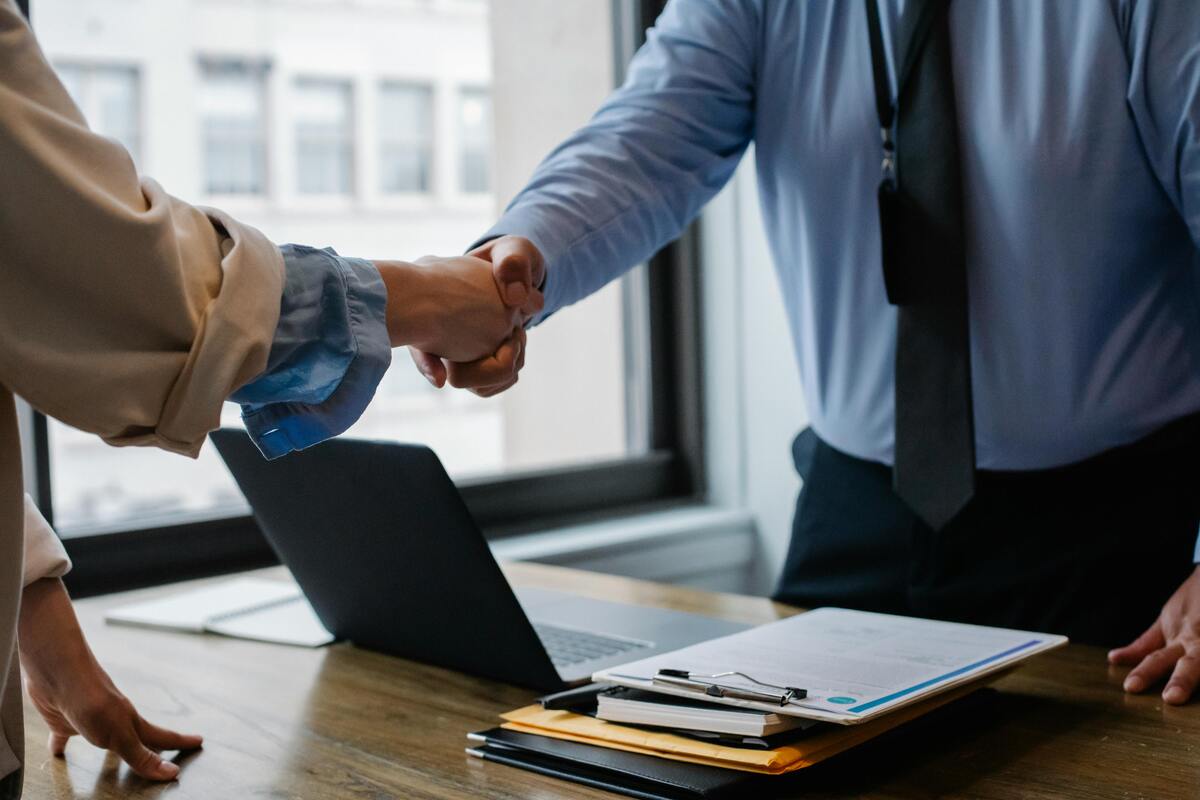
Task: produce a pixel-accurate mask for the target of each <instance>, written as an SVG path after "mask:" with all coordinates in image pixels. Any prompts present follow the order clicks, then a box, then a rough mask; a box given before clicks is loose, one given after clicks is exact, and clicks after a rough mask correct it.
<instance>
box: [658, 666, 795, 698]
mask: <svg viewBox="0 0 1200 800" xmlns="http://www.w3.org/2000/svg"><path fill="white" fill-rule="evenodd" d="M729 677H738V678H741V679H743V680H746V681H749V682H750V683H753V684H755V685H756V686H761V687H763V689H749V688H746V687H744V686H730V685H729V684H725V683H716V680H717V679H718V678H729ZM651 682H652V683H653V684H654V685H655V686H670V687H672V688H675V689H684V690H687V691H689V692H697V693H699V694H703V695H706V696H708V697H730V698H733V699H735V700H755V701H757V702H760V703H775V704H777V705H779V706H786V705H788V704H789V703H794V702H797V701H799V700H803V699H805V698H806V697H808V690H807V689H797V688H796V687H794V686H776V685H774V684H771V683H764V682H762V681H760V680H757V679H755V678H751V677H750V676H749V675H747V674H746V673H744V672H717V673H713V674H711V675H704V674H701V673H698V672H688V671H687V670H685V669H660V670H659V671H658V672H657V673H656V674H655V675H654V677H653V678H652V679H651ZM765 689H772V690H774V691H764V690H765Z"/></svg>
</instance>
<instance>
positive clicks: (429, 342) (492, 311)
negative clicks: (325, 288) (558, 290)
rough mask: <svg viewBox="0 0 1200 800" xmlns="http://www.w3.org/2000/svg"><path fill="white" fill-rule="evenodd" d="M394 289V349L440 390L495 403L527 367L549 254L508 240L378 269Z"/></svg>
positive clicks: (390, 310)
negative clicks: (403, 350)
mask: <svg viewBox="0 0 1200 800" xmlns="http://www.w3.org/2000/svg"><path fill="white" fill-rule="evenodd" d="M375 266H376V267H377V268H378V269H379V274H380V275H381V276H382V277H383V282H384V285H385V286H386V287H387V293H388V300H387V327H388V335H389V336H390V338H391V342H392V346H393V347H400V346H402V345H403V346H407V347H408V349H409V352H410V353H411V354H412V357H413V361H414V362H415V363H416V365H417V369H419V370H420V371H421V373H422V374H423V375H424V376H425V377H426V378H427V379H428V380H429V382H430V383H432V384H433V385H434V386H437V387H441V386H444V385H445V384H446V383H449V384H450V385H451V386H455V387H458V388H462V389H470V390H471V391H472V392H474V393H475V394H477V395H479V396H480V397H491V396H492V395H495V394H499V393H500V392H503V391H504V390H506V389H508V388H510V387H511V386H512V385H513V384H515V383H516V382H517V379H518V376H519V374H520V372H521V368H522V367H523V366H524V365H525V324H526V323H527V322H528V321H529V320H530V319H532V318H533V316H534V315H535V314H537V313H538V312H539V311H541V310H542V304H543V300H542V293H541V292H540V291H539V289H538V287H540V286H541V285H542V281H543V280H544V278H545V272H546V268H545V263H544V262H543V259H542V254H541V253H540V252H539V251H538V249H537V248H536V247H535V246H534V245H533V243H532V242H530V241H529V240H528V239H524V238H521V237H519V236H502V237H500V238H498V239H493V240H491V241H490V242H487V243H486V244H483V245H481V246H480V247H478V248H476V249H475V250H472V251H471V252H470V253H469V254H467V255H465V256H458V257H453V258H435V257H433V256H426V257H424V258H420V259H417V260H416V261H415V262H411V263H409V262H405V261H376V262H375Z"/></svg>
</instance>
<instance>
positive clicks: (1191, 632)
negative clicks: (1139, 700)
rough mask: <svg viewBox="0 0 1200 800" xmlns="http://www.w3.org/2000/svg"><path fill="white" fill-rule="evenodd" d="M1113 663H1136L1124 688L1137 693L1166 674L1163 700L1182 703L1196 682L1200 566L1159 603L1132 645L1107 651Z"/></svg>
mask: <svg viewBox="0 0 1200 800" xmlns="http://www.w3.org/2000/svg"><path fill="white" fill-rule="evenodd" d="M1108 660H1109V662H1111V663H1113V664H1125V665H1129V664H1137V666H1136V667H1134V668H1133V670H1132V671H1131V672H1130V673H1129V675H1127V676H1126V678H1125V691H1127V692H1132V693H1134V694H1138V693H1140V692H1144V691H1145V690H1146V689H1148V688H1150V687H1151V686H1153V685H1154V684H1156V683H1158V682H1159V681H1160V680H1162V679H1163V678H1164V677H1166V676H1167V673H1170V675H1171V679H1170V680H1169V681H1167V686H1166V688H1165V689H1163V693H1162V697H1163V700H1164V701H1166V702H1167V703H1170V704H1171V705H1180V704H1182V703H1186V702H1187V701H1188V698H1189V697H1191V696H1192V693H1193V692H1194V691H1195V689H1196V685H1197V683H1200V567H1197V568H1196V570H1195V571H1194V572H1192V574H1191V576H1190V577H1189V578H1188V579H1187V580H1186V581H1184V582H1183V585H1182V586H1180V587H1179V589H1178V590H1177V591H1176V592H1175V594H1173V595H1172V596H1171V599H1170V600H1168V601H1167V604H1166V605H1165V606H1163V610H1162V613H1161V614H1159V615H1158V619H1157V620H1156V621H1155V623H1154V624H1153V625H1151V626H1150V628H1149V629H1148V630H1147V631H1146V632H1145V633H1143V634H1142V635H1141V636H1139V637H1138V638H1137V640H1136V641H1134V642H1133V643H1132V644H1130V645H1127V646H1125V647H1121V648H1118V649H1116V650H1113V651H1112V652H1110V653H1109V654H1108Z"/></svg>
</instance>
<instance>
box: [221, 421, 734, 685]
mask: <svg viewBox="0 0 1200 800" xmlns="http://www.w3.org/2000/svg"><path fill="white" fill-rule="evenodd" d="M211 438H212V440H213V443H214V444H215V445H216V448H217V451H218V452H219V453H220V455H221V458H222V459H224V461H225V464H226V465H227V466H228V467H229V470H230V472H232V473H233V477H234V479H235V480H236V481H237V484H238V486H239V487H240V488H241V490H242V492H243V493H244V494H245V496H246V499H247V500H248V501H249V503H250V507H251V509H253V511H254V516H255V518H256V519H257V520H258V523H259V526H260V527H261V528H262V531H263V534H264V535H265V536H266V538H267V541H268V542H270V544H271V546H272V547H273V548H274V550H275V552H276V553H277V554H278V556H279V559H280V560H281V561H282V562H283V563H284V564H285V565H287V567H288V568H289V569H290V570H291V572H292V575H293V576H295V579H296V582H297V583H298V584H299V585H300V588H301V589H303V590H304V593H305V595H307V597H308V600H309V602H310V603H311V604H312V607H313V610H314V611H315V612H316V614H317V616H318V617H319V618H320V620H321V622H322V623H323V624H324V625H325V627H326V628H328V629H329V631H330V632H331V633H333V634H334V635H335V636H337V637H338V638H339V639H345V640H348V641H350V642H353V643H354V644H356V645H359V646H361V647H365V648H368V649H371V650H377V651H380V652H384V653H389V654H391V655H396V656H401V657H403V658H409V659H413V660H416V661H421V662H425V663H429V664H435V665H438V666H442V667H449V668H451V669H455V670H459V671H461V672H466V673H470V674H472V675H478V676H481V677H485V678H491V679H494V680H499V681H504V682H506V683H512V684H518V685H522V686H527V687H530V688H533V689H537V690H540V691H555V690H558V689H562V688H564V687H568V686H575V685H578V684H581V683H586V682H587V681H588V680H589V679H590V677H591V675H592V673H593V672H596V671H597V670H600V669H604V668H607V667H612V666H617V665H619V664H623V663H626V662H629V661H633V660H636V659H640V658H644V657H646V656H649V655H653V654H655V653H657V652H660V651H662V652H665V651H669V650H675V649H678V648H680V647H685V646H687V645H689V644H695V643H696V642H700V641H705V640H707V639H712V638H715V637H718V636H724V635H726V634H730V633H735V632H737V631H740V630H743V629H744V628H745V627H746V626H744V625H739V624H737V623H733V622H728V621H725V620H718V619H713V618H710V617H704V616H700V615H696V614H688V613H683V612H678V611H668V610H664V609H656V608H647V607H644V606H635V605H628V604H624V603H616V602H608V601H601V600H594V599H591V598H586V597H581V596H579V595H574V594H570V593H568V592H559V591H551V590H546V589H535V588H528V589H527V588H521V589H517V590H516V591H515V592H514V590H513V588H512V587H511V586H510V585H509V584H508V581H507V580H506V579H505V577H504V574H503V572H501V570H500V567H499V565H498V564H497V563H496V560H495V558H494V557H493V556H492V552H491V549H490V548H489V547H488V544H487V542H486V541H485V540H484V538H483V534H482V533H481V532H480V530H479V528H478V526H477V525H476V524H475V521H474V519H472V518H471V514H470V512H469V511H468V510H467V507H466V505H465V504H464V503H463V500H462V497H461V496H460V495H459V493H458V489H457V488H456V487H455V485H454V482H453V481H451V480H450V476H449V475H447V474H446V470H445V469H444V468H443V466H442V463H441V461H439V460H438V457H437V455H435V454H434V452H433V451H432V450H430V449H429V448H428V447H422V446H419V445H409V444H396V443H393V442H373V441H363V440H355V439H334V440H331V441H328V442H325V443H323V444H320V445H317V446H316V447H312V448H309V449H307V450H304V451H301V452H298V453H292V454H291V455H288V456H286V457H284V458H280V459H277V460H275V461H267V460H266V459H264V458H263V457H262V455H261V454H260V453H259V452H258V449H257V448H256V447H255V446H254V443H253V442H251V441H250V438H249V437H248V436H247V435H246V434H245V433H244V432H243V431H240V430H232V429H222V430H219V431H215V432H213V433H212V434H211Z"/></svg>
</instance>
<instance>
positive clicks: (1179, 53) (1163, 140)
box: [1121, 0, 1200, 247]
mask: <svg viewBox="0 0 1200 800" xmlns="http://www.w3.org/2000/svg"><path fill="white" fill-rule="evenodd" d="M1122 12H1123V13H1122V15H1121V23H1122V26H1123V29H1124V31H1123V32H1124V35H1125V39H1126V48H1127V51H1128V57H1129V64H1130V69H1129V89H1128V93H1127V100H1128V103H1129V108H1130V110H1131V112H1132V114H1133V118H1134V121H1135V123H1136V124H1137V127H1138V132H1139V134H1140V135H1141V138H1142V142H1143V144H1144V145H1145V151H1146V156H1147V158H1148V160H1149V161H1150V164H1151V166H1152V167H1153V169H1154V172H1155V174H1156V176H1157V177H1158V180H1159V183H1161V184H1162V187H1163V190H1164V191H1165V192H1166V194H1167V196H1168V197H1170V199H1171V202H1172V203H1173V204H1174V205H1175V207H1176V208H1177V209H1178V210H1179V213H1180V216H1182V218H1183V221H1184V223H1186V225H1187V227H1188V230H1189V231H1190V233H1191V236H1192V241H1194V242H1195V243H1196V245H1197V247H1200V13H1197V10H1196V6H1195V4H1194V3H1181V2H1166V1H1165V0H1127V2H1126V4H1125V5H1124V7H1123V9H1122Z"/></svg>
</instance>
